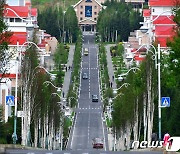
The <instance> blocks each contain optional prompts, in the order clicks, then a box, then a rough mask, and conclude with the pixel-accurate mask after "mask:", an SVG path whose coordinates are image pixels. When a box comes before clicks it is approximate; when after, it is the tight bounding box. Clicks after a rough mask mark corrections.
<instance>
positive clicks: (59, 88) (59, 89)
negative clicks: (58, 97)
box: [43, 81, 62, 92]
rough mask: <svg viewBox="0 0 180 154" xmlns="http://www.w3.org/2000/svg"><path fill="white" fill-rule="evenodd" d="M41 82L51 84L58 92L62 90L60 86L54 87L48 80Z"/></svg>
mask: <svg viewBox="0 0 180 154" xmlns="http://www.w3.org/2000/svg"><path fill="white" fill-rule="evenodd" d="M43 84H51V85H52V86H53V87H54V88H56V89H57V91H58V92H60V91H61V90H62V88H61V87H56V86H55V85H54V84H53V83H52V82H50V81H45V82H44V83H43Z"/></svg>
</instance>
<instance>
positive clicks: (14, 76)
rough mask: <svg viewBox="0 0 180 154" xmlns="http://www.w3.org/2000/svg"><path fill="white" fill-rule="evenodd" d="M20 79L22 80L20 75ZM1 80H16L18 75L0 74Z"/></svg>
mask: <svg viewBox="0 0 180 154" xmlns="http://www.w3.org/2000/svg"><path fill="white" fill-rule="evenodd" d="M18 77H19V78H20V74H18ZM0 78H11V79H15V78H16V74H10V73H8V74H0Z"/></svg>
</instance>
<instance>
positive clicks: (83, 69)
mask: <svg viewBox="0 0 180 154" xmlns="http://www.w3.org/2000/svg"><path fill="white" fill-rule="evenodd" d="M82 69H83V70H88V69H89V67H87V68H82ZM90 69H91V70H97V69H98V68H97V67H96V68H90Z"/></svg>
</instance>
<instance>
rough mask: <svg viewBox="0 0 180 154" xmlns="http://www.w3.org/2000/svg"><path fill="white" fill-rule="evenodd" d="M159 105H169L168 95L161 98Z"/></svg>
mask: <svg viewBox="0 0 180 154" xmlns="http://www.w3.org/2000/svg"><path fill="white" fill-rule="evenodd" d="M161 107H170V97H162V98H161Z"/></svg>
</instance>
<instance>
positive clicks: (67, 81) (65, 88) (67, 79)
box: [62, 45, 75, 98]
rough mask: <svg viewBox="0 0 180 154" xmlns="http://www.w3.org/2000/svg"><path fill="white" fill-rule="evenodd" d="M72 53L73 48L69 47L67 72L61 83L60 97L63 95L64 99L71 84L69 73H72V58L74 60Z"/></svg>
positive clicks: (72, 46)
mask: <svg viewBox="0 0 180 154" xmlns="http://www.w3.org/2000/svg"><path fill="white" fill-rule="evenodd" d="M74 51H75V46H74V45H70V49H69V56H68V62H67V71H66V73H65V76H64V83H63V88H62V97H63V95H64V98H66V97H67V94H68V91H69V85H70V82H71V71H72V64H73V58H74ZM69 66H70V67H69Z"/></svg>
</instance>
